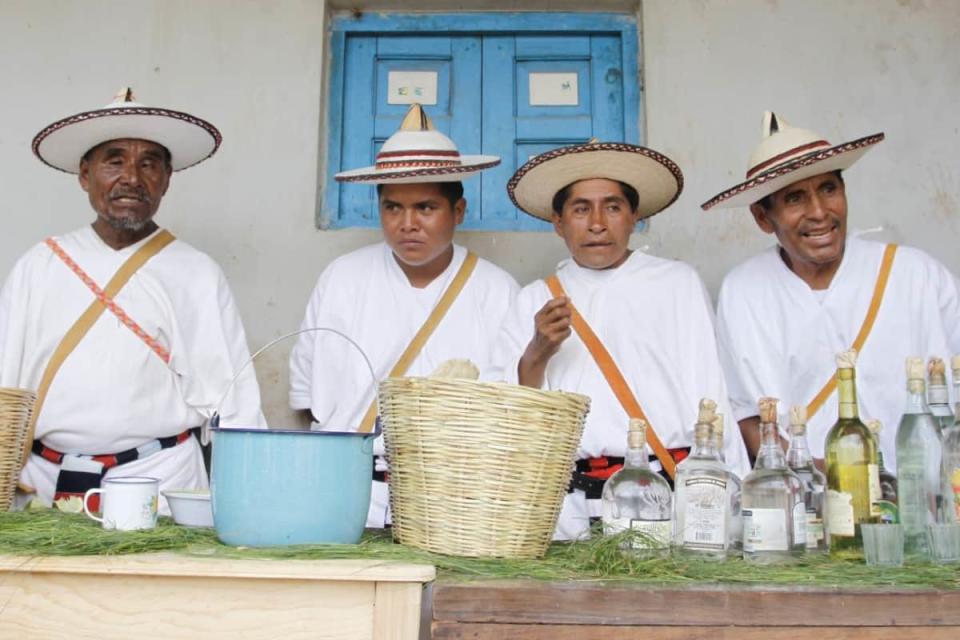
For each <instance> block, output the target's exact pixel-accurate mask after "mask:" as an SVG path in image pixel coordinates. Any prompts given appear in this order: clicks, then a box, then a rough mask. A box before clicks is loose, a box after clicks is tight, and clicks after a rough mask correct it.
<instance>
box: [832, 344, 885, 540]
mask: <svg viewBox="0 0 960 640" xmlns="http://www.w3.org/2000/svg"><path fill="white" fill-rule="evenodd" d="M856 361H857V352H856V351H853V350H851V351H844V352H843V353H841V354H839V355H837V395H838V401H839V402H838V405H839V406H838V409H839V414H840V416H839V418H838V419H837V422H836V423H835V424H834V425H833V428H831V429H830V432H829V433H828V434H827V441H826V445H825V447H824V448H825V450H826V453H825V459H826V465H827V513H826V515H827V526H828V527H829V529H828V531H829V532H830V551H838V550H841V549H861V550H862V549H863V538H862V536H861V534H860V525H861V524H864V523H867V524H875V523H878V522H879V521H880V510H879V507H877V505H876V501H877V500H878V499H879V498H880V469H879V467H878V465H877V442H876V440H874V439H873V435H872V434H871V433H870V430H869V429H867V426H866V425H865V424H863V422H861V421H860V415H859V413H860V412H859V410H858V409H857V387H856V382H855V381H856V371H855V369H854V368H855V366H856Z"/></svg>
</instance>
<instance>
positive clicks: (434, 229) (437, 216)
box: [380, 182, 467, 267]
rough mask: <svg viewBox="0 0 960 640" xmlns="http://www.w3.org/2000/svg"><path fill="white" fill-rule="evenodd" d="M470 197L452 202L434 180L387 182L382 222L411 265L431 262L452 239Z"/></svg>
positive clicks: (389, 240) (400, 255) (395, 247)
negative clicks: (423, 181) (414, 182)
mask: <svg viewBox="0 0 960 640" xmlns="http://www.w3.org/2000/svg"><path fill="white" fill-rule="evenodd" d="M466 207H467V201H466V200H464V199H463V198H460V199H459V200H458V201H457V202H456V203H455V204H453V205H451V204H450V201H449V200H447V198H446V196H444V195H443V193H442V192H441V191H440V187H439V185H437V183H434V182H425V183H416V184H386V185H383V188H382V190H381V192H380V226H381V227H383V237H384V239H385V240H386V242H387V244H388V245H389V246H390V248H391V249H393V253H394V255H395V256H397V259H398V260H400V261H401V262H403V263H404V264H406V265H409V266H411V267H420V266H424V265H427V264H429V263H431V262H432V261H434V260H436V259H437V258H438V257H440V256H441V255H443V254H444V252H446V251H447V250H448V249H449V248H450V245H451V244H452V243H453V232H454V230H455V229H456V227H457V225H458V224H460V223H461V222H463V213H464V211H465V210H466Z"/></svg>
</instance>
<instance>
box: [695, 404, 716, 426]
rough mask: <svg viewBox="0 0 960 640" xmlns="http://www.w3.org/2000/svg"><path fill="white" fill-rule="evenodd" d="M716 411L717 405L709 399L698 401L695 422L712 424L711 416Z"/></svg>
mask: <svg viewBox="0 0 960 640" xmlns="http://www.w3.org/2000/svg"><path fill="white" fill-rule="evenodd" d="M716 410H717V403H716V402H714V401H713V400H711V399H710V398H703V399H702V400H700V412H699V414H698V415H697V422H704V423H706V424H710V423H711V422H713V416H714V415H715V413H716Z"/></svg>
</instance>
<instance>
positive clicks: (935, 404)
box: [927, 357, 953, 432]
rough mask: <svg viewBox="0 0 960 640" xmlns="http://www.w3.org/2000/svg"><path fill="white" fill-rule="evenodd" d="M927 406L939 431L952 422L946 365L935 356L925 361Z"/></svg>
mask: <svg viewBox="0 0 960 640" xmlns="http://www.w3.org/2000/svg"><path fill="white" fill-rule="evenodd" d="M927 406H929V407H930V413H931V414H933V417H934V419H935V420H936V421H937V425H939V427H940V431H941V432H942V431H943V430H944V429H946V428H947V427H949V426H950V425H952V424H953V411H951V410H950V394H949V393H948V392H947V365H946V364H945V363H944V362H943V360H942V359H941V358H937V357H932V358H930V359H929V360H928V361H927Z"/></svg>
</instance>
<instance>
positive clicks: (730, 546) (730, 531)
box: [673, 398, 740, 559]
mask: <svg viewBox="0 0 960 640" xmlns="http://www.w3.org/2000/svg"><path fill="white" fill-rule="evenodd" d="M715 408H716V403H715V402H713V401H712V400H710V399H709V398H704V399H703V400H701V401H700V413H699V417H698V418H697V424H696V425H695V426H694V439H693V442H694V444H693V450H692V451H691V452H690V455H689V456H687V457H686V458H685V459H684V460H683V461H682V462H681V463H680V464H678V465H677V476H676V478H675V479H674V487H675V488H676V489H675V494H674V500H673V504H674V511H673V545H674V547H677V548H680V549H683V550H684V551H690V552H693V553H697V554H699V555H703V556H707V557H711V558H717V559H724V558H726V557H727V556H728V555H736V553H737V552H736V548H737V546H738V545H737V544H736V543H737V540H738V537H739V535H740V526H739V520H740V478H738V477H737V476H736V474H734V473H733V472H731V471H730V470H729V469H728V468H727V466H726V465H725V464H724V463H723V462H722V461H721V460H720V456H719V453H718V450H717V440H716V432H715V426H714V425H715V423H714V418H715V417H716V416H715V414H714V409H715Z"/></svg>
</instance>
